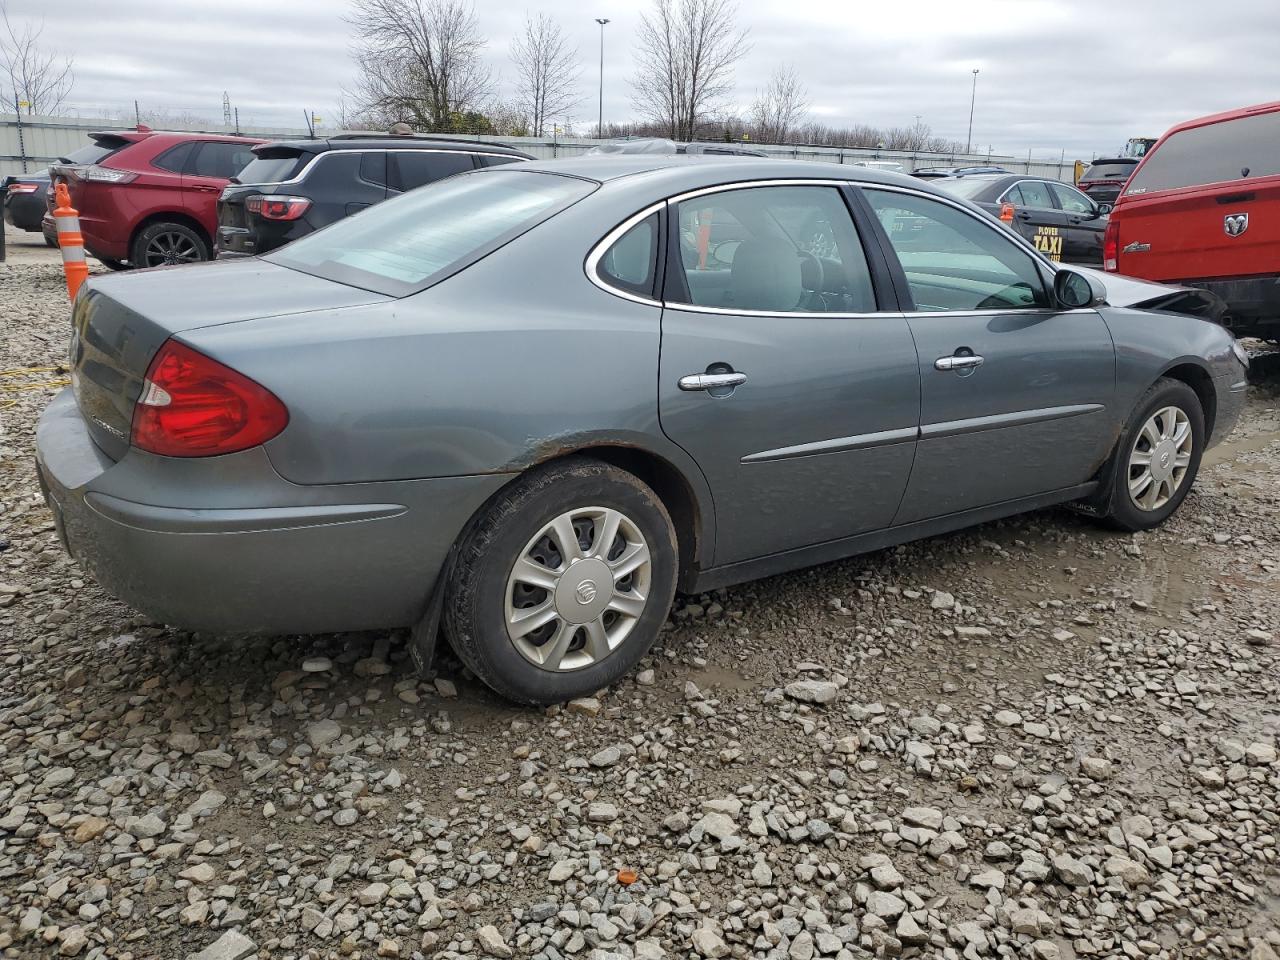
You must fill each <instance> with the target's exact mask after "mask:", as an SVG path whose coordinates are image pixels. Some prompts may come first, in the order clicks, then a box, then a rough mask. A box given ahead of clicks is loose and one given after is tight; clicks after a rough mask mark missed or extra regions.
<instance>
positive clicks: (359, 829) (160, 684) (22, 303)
mask: <svg viewBox="0 0 1280 960" xmlns="http://www.w3.org/2000/svg"><path fill="white" fill-rule="evenodd" d="M38 240H39V238H38V237H37V238H36V240H34V241H31V242H28V241H27V240H26V239H25V238H19V239H17V240H16V241H15V240H14V239H13V238H11V239H10V246H9V248H8V263H7V264H5V265H4V266H0V327H3V329H4V330H5V331H6V336H5V338H4V340H3V342H2V343H0V350H3V356H2V358H0V367H3V369H4V370H5V371H6V374H5V380H4V387H5V391H6V392H4V393H3V394H0V423H2V425H3V434H2V435H0V538H3V544H2V546H3V550H2V552H0V658H2V659H0V663H2V664H3V668H2V669H0V774H2V776H0V878H3V883H2V884H0V955H2V956H4V957H13V958H18V957H21V958H29V957H38V956H57V955H62V956H84V957H94V956H98V957H114V958H128V957H132V958H143V957H157V958H159V957H163V958H173V957H185V956H187V955H191V954H195V953H197V952H198V951H201V950H203V949H205V948H207V947H209V946H210V945H213V944H215V943H216V944H218V949H219V950H220V951H221V952H209V953H206V954H203V955H202V956H204V957H208V958H210V960H212V958H215V957H217V958H232V960H239V958H240V957H243V956H262V957H271V958H289V957H299V958H300V957H309V958H311V957H314V958H319V957H330V956H349V957H356V956H359V957H373V956H379V957H411V956H415V957H416V956H424V957H445V958H452V957H479V956H492V957H511V956H519V957H538V958H561V957H572V958H578V960H582V958H591V960H613V958H618V957H623V958H637V960H638V958H645V960H648V958H656V957H661V956H668V957H688V956H703V957H715V958H718V957H724V956H736V957H747V956H753V957H787V958H789V960H810V958H813V957H819V956H822V957H827V956H830V957H838V958H849V957H862V956H869V955H883V956H898V955H902V956H909V957H910V956H919V957H935V956H937V957H960V956H965V957H970V958H977V957H996V956H1005V957H1027V958H1036V960H1055V958H1058V960H1070V958H1075V957H1169V958H1172V957H1231V958H1236V957H1246V958H1251V960H1274V958H1275V957H1276V956H1277V953H1280V874H1277V859H1278V856H1280V854H1278V852H1277V849H1276V838H1277V832H1278V827H1280V763H1277V751H1276V746H1277V738H1278V736H1280V670H1278V667H1280V615H1278V614H1277V609H1276V596H1277V588H1278V586H1280V584H1278V582H1277V581H1278V579H1280V556H1277V543H1278V542H1280V539H1278V538H1280V524H1278V522H1277V518H1278V517H1280V511H1278V506H1280V493H1278V491H1280V410H1277V399H1280V383H1277V382H1276V381H1275V380H1274V379H1267V378H1264V379H1263V382H1261V383H1259V384H1256V385H1255V386H1254V387H1253V388H1252V389H1251V395H1250V398H1249V402H1248V407H1247V410H1246V412H1245V415H1244V418H1243V419H1242V421H1241V423H1240V425H1239V427H1238V428H1237V430H1236V431H1235V433H1234V435H1233V436H1232V437H1231V438H1230V440H1229V441H1228V442H1227V443H1226V444H1224V445H1222V446H1220V447H1218V448H1217V449H1215V450H1214V451H1212V452H1211V453H1210V454H1208V455H1207V457H1206V459H1205V464H1204V467H1203V470H1202V473H1201V475H1200V478H1199V480H1198V482H1197V484H1196V487H1195V489H1194V491H1193V492H1192V494H1191V496H1190V498H1189V500H1188V501H1187V503H1186V505H1185V507H1184V508H1183V509H1182V510H1181V511H1180V512H1179V513H1178V514H1177V515H1176V516H1175V517H1174V518H1173V519H1172V520H1171V521H1170V522H1169V523H1168V524H1167V525H1165V526H1164V527H1162V528H1160V529H1159V530H1157V531H1155V532H1151V533H1147V534H1143V535H1138V536H1127V535H1120V534H1115V533H1110V532H1106V531H1104V530H1101V529H1099V528H1098V527H1097V526H1095V525H1094V524H1093V523H1091V522H1089V521H1088V520H1086V519H1084V518H1082V517H1079V516H1077V515H1075V514H1073V513H1070V512H1067V511H1065V510H1053V511H1049V512H1043V513H1039V514H1033V515H1030V516H1027V517H1023V518H1018V519H1014V520H1010V521H1006V522H1000V523H996V524H991V525H987V526H984V527H980V528H976V529H974V530H971V531H967V532H964V533H960V534H956V535H951V536H946V537H940V538H935V539H931V540H927V541H923V542H920V543H916V544H912V545H909V546H905V547H900V548H897V549H893V550H888V551H883V552H879V553H873V554H870V555H867V556H864V557H860V558H856V559H853V560H849V561H845V562H840V563H835V564H831V565H827V566H823V567H817V568H813V569H809V570H805V571H802V572H798V573H794V574H790V575H786V576H781V577H775V578H771V579H767V580H761V581H757V582H754V583H750V584H747V585H744V586H740V587H735V588H731V589H728V590H723V591H718V592H716V593H714V594H711V595H704V596H696V597H684V598H682V599H680V600H679V601H678V602H677V604H676V609H675V612H674V614H673V616H672V618H671V620H670V622H669V623H668V625H667V629H666V630H665V631H664V633H663V635H662V637H661V638H660V640H659V643H658V645H657V647H656V648H655V649H654V650H653V652H652V654H651V655H650V656H648V657H647V658H646V659H645V660H644V661H643V662H642V664H641V665H640V669H639V670H638V671H637V672H635V673H634V674H633V675H632V676H631V677H630V678H628V679H626V680H624V681H623V682H622V683H621V684H619V685H618V686H617V687H616V688H615V689H612V690H610V691H607V692H603V693H601V695H600V696H598V697H597V698H589V699H585V700H581V701H575V702H573V703H571V704H569V705H568V706H567V707H554V708H551V709H548V710H546V711H536V710H526V709H519V708H515V707H512V706H511V705H510V704H508V703H506V702H504V701H502V700H500V699H498V698H497V697H496V696H495V695H493V694H492V693H490V692H488V691H487V689H486V688H484V687H483V686H482V685H481V684H480V683H478V682H477V681H475V680H474V679H473V678H471V677H469V676H468V675H467V674H466V673H465V672H464V671H463V670H462V668H461V667H460V666H458V665H457V663H456V662H455V661H453V660H452V658H450V657H447V656H446V657H445V658H444V659H443V662H442V664H441V665H440V666H441V669H440V671H439V675H438V678H437V679H435V680H434V682H421V681H419V680H418V678H417V677H416V675H415V673H414V672H413V669H412V667H411V665H410V664H409V662H408V658H407V654H406V652H405V637H404V636H403V635H402V634H400V633H393V634H390V635H387V634H368V635H339V636H332V635H330V636H321V637H314V638H303V639H299V638H293V637H278V638H269V639H249V640H244V639H228V638H215V637H208V636H198V635H197V636H193V635H190V634H187V633H183V632H180V631H176V630H172V629H168V628H166V627H164V626H161V625H157V624H154V623H151V622H148V621H147V620H145V619H142V618H140V617H139V616H138V615H137V614H135V613H133V612H132V611H130V610H129V609H127V608H126V607H124V606H123V605H122V604H120V603H118V602H116V601H114V600H112V599H111V598H109V597H108V596H107V595H105V594H104V593H103V592H102V591H101V590H100V588H99V587H98V586H97V585H96V584H95V583H93V582H92V581H91V580H89V579H87V578H85V577H84V576H83V575H82V573H81V571H80V570H79V568H78V567H77V566H76V564H75V563H74V562H73V561H72V560H71V559H70V558H68V557H67V556H66V555H65V553H64V552H63V549H62V547H61V546H60V544H59V542H58V539H57V537H56V535H55V533H54V529H53V523H52V518H51V515H50V513H49V511H48V509H47V508H46V506H45V504H44V501H43V498H42V496H41V494H40V490H39V488H38V486H37V482H36V479H35V474H34V472H33V470H32V467H31V462H32V457H33V444H34V424H35V420H36V417H37V414H38V411H39V410H40V409H41V408H42V407H43V406H44V405H45V404H46V403H47V402H48V400H49V398H50V397H51V396H52V395H53V393H54V392H55V390H56V389H57V387H55V386H50V385H46V384H48V383H49V382H50V381H53V380H57V379H58V378H59V376H60V375H59V372H58V370H57V369H56V368H57V367H58V365H59V364H60V363H62V362H64V360H65V355H66V339H67V311H68V307H67V303H66V293H65V288H64V286H63V280H62V274H61V270H60V267H59V265H58V263H57V254H56V252H55V251H52V250H47V249H46V248H44V246H43V244H42V243H41V242H38ZM45 368H55V369H53V370H52V371H50V370H48V369H45ZM15 388H17V389H15ZM227 602H228V603H235V602H236V601H235V598H234V597H228V599H227ZM232 928H237V929H238V930H239V931H240V933H227V931H229V930H231V929H232Z"/></svg>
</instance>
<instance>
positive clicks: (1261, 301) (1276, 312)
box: [1184, 275, 1280, 336]
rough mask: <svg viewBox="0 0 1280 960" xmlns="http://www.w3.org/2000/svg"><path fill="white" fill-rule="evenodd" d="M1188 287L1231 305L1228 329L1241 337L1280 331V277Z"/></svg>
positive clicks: (1201, 282)
mask: <svg viewBox="0 0 1280 960" xmlns="http://www.w3.org/2000/svg"><path fill="white" fill-rule="evenodd" d="M1184 286H1188V287H1199V288H1201V289H1202V290H1209V291H1211V292H1213V293H1216V294H1217V295H1218V296H1220V297H1221V298H1222V299H1223V300H1225V301H1226V303H1227V317H1226V319H1225V320H1224V326H1227V327H1230V328H1231V330H1232V332H1233V333H1235V334H1236V335H1237V336H1243V335H1248V334H1260V333H1261V334H1266V335H1267V336H1275V335H1277V333H1278V332H1280V275H1273V276H1265V277H1246V278H1243V279H1240V280H1188V281H1186V282H1185V283H1184Z"/></svg>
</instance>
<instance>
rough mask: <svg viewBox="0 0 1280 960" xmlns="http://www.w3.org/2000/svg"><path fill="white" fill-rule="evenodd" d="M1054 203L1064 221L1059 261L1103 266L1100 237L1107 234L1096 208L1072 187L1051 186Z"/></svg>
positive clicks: (1104, 221)
mask: <svg viewBox="0 0 1280 960" xmlns="http://www.w3.org/2000/svg"><path fill="white" fill-rule="evenodd" d="M1049 189H1050V190H1052V191H1053V196H1054V199H1056V200H1057V201H1058V206H1060V207H1062V212H1063V214H1065V215H1066V218H1067V242H1066V244H1065V245H1064V247H1063V251H1062V259H1063V260H1066V261H1067V262H1068V263H1088V264H1093V265H1095V266H1101V265H1102V235H1103V234H1104V233H1106V231H1107V218H1106V217H1104V216H1103V215H1102V214H1101V213H1099V212H1098V205H1097V204H1096V203H1094V202H1093V201H1092V200H1090V199H1089V198H1088V197H1086V196H1085V195H1084V194H1083V193H1081V192H1080V191H1079V190H1077V189H1076V188H1075V187H1071V186H1068V185H1067V184H1065V183H1050V184H1049Z"/></svg>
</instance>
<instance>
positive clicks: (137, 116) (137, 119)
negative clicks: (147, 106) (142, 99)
mask: <svg viewBox="0 0 1280 960" xmlns="http://www.w3.org/2000/svg"><path fill="white" fill-rule="evenodd" d="M133 122H134V123H136V124H137V125H138V126H142V111H141V110H139V109H138V101H137V100H135V101H133Z"/></svg>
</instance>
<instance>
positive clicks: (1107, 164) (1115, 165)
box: [1080, 160, 1138, 183]
mask: <svg viewBox="0 0 1280 960" xmlns="http://www.w3.org/2000/svg"><path fill="white" fill-rule="evenodd" d="M1137 165H1138V164H1137V162H1136V161H1135V162H1132V163H1124V162H1122V161H1114V160H1098V161H1095V162H1094V163H1092V164H1090V165H1089V169H1088V170H1086V171H1085V172H1084V173H1083V174H1082V175H1081V177H1080V182H1081V183H1088V182H1089V181H1091V180H1128V179H1129V174H1131V173H1133V168H1134V167H1136V166H1137Z"/></svg>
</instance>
